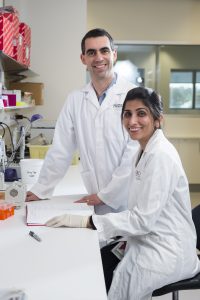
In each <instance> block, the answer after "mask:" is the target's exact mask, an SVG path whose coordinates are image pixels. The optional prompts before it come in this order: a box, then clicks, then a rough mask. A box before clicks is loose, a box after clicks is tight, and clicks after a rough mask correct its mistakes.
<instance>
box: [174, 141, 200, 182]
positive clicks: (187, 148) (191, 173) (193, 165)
mask: <svg viewBox="0 0 200 300" xmlns="http://www.w3.org/2000/svg"><path fill="white" fill-rule="evenodd" d="M170 141H171V142H172V144H173V145H174V146H175V147H176V149H177V151H178V152H179V155H180V158H181V160H182V164H183V167H184V169H185V173H186V175H187V177H188V181H189V183H190V184H200V139H171V140H170Z"/></svg>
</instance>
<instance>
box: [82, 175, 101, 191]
mask: <svg viewBox="0 0 200 300" xmlns="http://www.w3.org/2000/svg"><path fill="white" fill-rule="evenodd" d="M81 176H82V179H83V182H84V185H85V187H86V189H87V192H88V194H96V193H98V184H97V180H96V176H95V173H94V171H93V170H89V171H82V172H81Z"/></svg>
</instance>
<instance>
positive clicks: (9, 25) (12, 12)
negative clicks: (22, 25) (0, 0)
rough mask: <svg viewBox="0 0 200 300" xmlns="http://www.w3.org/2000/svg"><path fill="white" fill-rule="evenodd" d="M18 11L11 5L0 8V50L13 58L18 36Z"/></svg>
mask: <svg viewBox="0 0 200 300" xmlns="http://www.w3.org/2000/svg"><path fill="white" fill-rule="evenodd" d="M18 28H19V13H18V11H17V10H16V9H15V8H14V7H13V6H4V7H1V8H0V50H2V51H3V52H4V53H5V54H7V55H9V56H11V57H12V58H14V53H15V50H14V49H15V48H14V46H15V45H16V44H17V40H18V37H19V29H18Z"/></svg>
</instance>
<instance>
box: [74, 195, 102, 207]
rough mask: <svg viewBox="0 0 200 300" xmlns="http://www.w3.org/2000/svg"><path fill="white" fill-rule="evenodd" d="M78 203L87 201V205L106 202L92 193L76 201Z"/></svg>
mask: <svg viewBox="0 0 200 300" xmlns="http://www.w3.org/2000/svg"><path fill="white" fill-rule="evenodd" d="M75 202H76V203H87V205H92V206H93V205H100V204H104V203H103V201H101V199H100V198H99V197H98V196H97V194H92V195H88V196H85V197H83V198H81V199H80V200H77V201H75Z"/></svg>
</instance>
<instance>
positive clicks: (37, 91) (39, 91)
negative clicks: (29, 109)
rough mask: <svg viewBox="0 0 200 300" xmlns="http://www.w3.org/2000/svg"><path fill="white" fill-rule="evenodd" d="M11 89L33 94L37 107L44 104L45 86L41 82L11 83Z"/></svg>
mask: <svg viewBox="0 0 200 300" xmlns="http://www.w3.org/2000/svg"><path fill="white" fill-rule="evenodd" d="M9 89H13V90H21V91H22V92H29V93H32V95H33V99H34V100H35V104H36V105H42V104H43V103H44V97H43V92H44V84H43V83H41V82H10V84H9Z"/></svg>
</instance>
